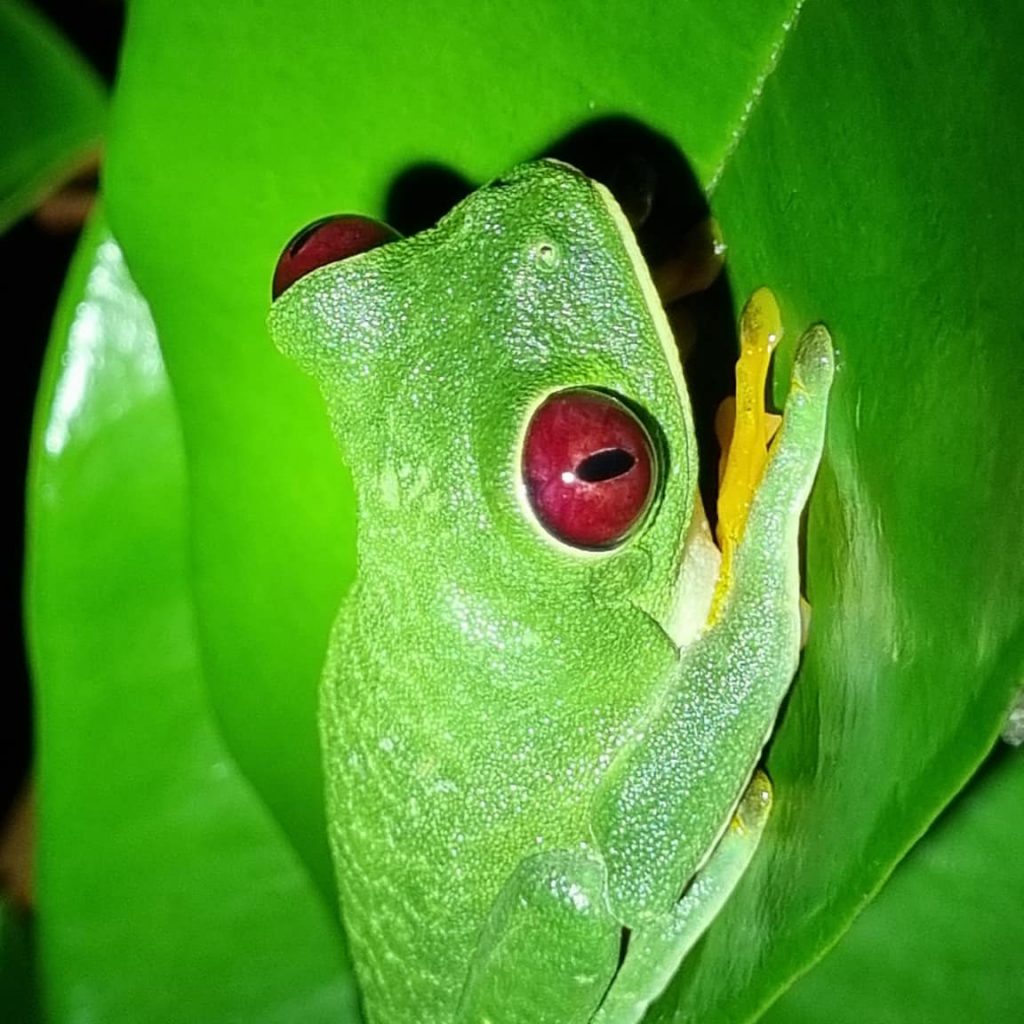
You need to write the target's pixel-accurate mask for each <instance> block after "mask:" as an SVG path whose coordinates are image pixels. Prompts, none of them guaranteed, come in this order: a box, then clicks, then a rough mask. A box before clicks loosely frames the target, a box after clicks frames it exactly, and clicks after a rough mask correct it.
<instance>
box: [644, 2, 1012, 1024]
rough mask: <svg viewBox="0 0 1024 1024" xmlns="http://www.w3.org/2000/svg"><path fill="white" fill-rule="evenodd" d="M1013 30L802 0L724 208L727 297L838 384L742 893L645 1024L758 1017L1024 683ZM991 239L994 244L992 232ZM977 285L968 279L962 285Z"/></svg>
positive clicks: (745, 135) (737, 156) (970, 765)
mask: <svg viewBox="0 0 1024 1024" xmlns="http://www.w3.org/2000/svg"><path fill="white" fill-rule="evenodd" d="M1019 10H1020V9H1019V8H1018V7H1013V9H1012V10H1011V7H1010V5H999V4H996V5H990V6H989V7H986V8H985V10H984V11H980V10H967V9H966V8H957V9H950V8H942V9H941V10H938V9H935V8H933V7H932V6H931V5H928V4H924V3H922V4H917V5H914V4H903V5H901V7H900V8H899V12H898V14H897V13H894V14H893V16H892V17H891V18H878V17H877V16H876V13H873V12H872V11H871V10H870V9H869V8H867V7H866V6H862V7H845V8H840V7H839V5H835V4H824V3H817V4H816V3H809V4H808V5H807V7H806V9H805V10H804V11H803V13H802V15H801V17H800V20H799V22H798V24H797V26H796V28H795V29H794V31H793V32H792V33H791V35H790V39H789V41H788V43H787V46H786V49H785V52H784V53H783V55H782V58H781V60H780V62H779V64H778V67H777V69H776V71H775V73H774V74H773V75H772V76H771V77H770V78H769V79H768V81H767V82H766V83H765V85H764V88H763V90H762V92H761V94H760V98H759V100H758V104H757V106H756V108H755V109H754V110H753V111H752V113H751V116H750V118H749V120H748V122H747V123H746V125H745V126H744V131H743V132H742V134H741V136H740V138H739V139H738V141H737V145H736V148H735V150H734V152H733V153H732V155H731V158H730V160H729V161H728V162H727V165H726V167H725V169H724V172H723V174H722V175H721V180H720V183H719V185H718V187H717V188H716V189H715V192H714V195H713V200H712V205H713V208H714V210H715V213H716V215H717V216H718V218H719V221H720V223H721V225H722V229H723V231H724V233H725V236H726V238H727V239H729V240H730V243H731V248H730V253H731V256H730V278H731V282H732V284H733V287H734V288H735V289H736V291H737V294H740V295H743V294H746V293H747V292H748V291H749V290H750V289H752V288H753V287H754V286H756V285H758V284H762V283H770V284H771V285H772V287H773V288H774V289H775V290H776V292H777V294H778V296H779V299H780V302H781V306H782V310H783V315H784V320H785V322H786V323H787V324H788V325H789V327H790V328H791V331H792V333H793V334H795V331H796V330H798V329H800V328H801V327H802V326H803V325H805V324H807V323H809V322H811V321H813V320H816V319H822V320H824V321H826V322H827V324H828V325H829V327H830V328H831V330H832V333H833V335H834V339H835V343H836V346H837V349H838V354H839V361H838V365H839V369H838V373H837V379H836V386H835V389H834V397H833V403H832V407H831V410H830V417H829V428H828V438H827V442H826V454H825V462H824V466H823V469H822V472H821V473H820V475H819V478H818V483H817V488H816V492H815V495H814V498H813V501H812V504H811V510H810V518H809V528H808V538H809V539H808V551H807V577H808V580H807V588H808V597H809V599H810V602H811V605H812V607H813V624H812V632H811V641H810V646H809V647H808V649H807V651H806V654H805V661H804V666H803V671H802V673H801V675H800V678H799V680H798V684H797V686H796V687H795V688H794V691H793V694H792V698H791V700H790V702H789V706H788V708H787V709H786V712H785V716H784V719H783V722H782V728H781V729H779V730H778V733H777V735H776V737H775V741H774V743H773V744H772V748H771V754H770V757H769V760H768V770H769V773H770V774H771V776H772V778H773V780H774V782H775V785H776V789H777V791H778V794H779V799H778V805H777V808H776V813H775V815H774V816H773V820H772V823H771V826H770V830H769V834H768V835H767V836H766V840H765V843H764V844H763V846H762V849H761V850H759V852H758V857H757V858H756V860H755V863H754V865H753V866H752V869H751V871H750V873H749V874H748V875H747V877H746V878H744V881H743V884H742V886H741V887H740V889H739V890H738V891H737V893H736V895H735V896H734V897H733V899H732V901H731V902H730V904H729V905H728V906H727V908H726V911H725V913H724V914H723V915H722V918H721V919H720V920H719V922H717V923H716V927H715V928H714V930H713V931H712V933H711V934H710V935H709V936H708V939H707V942H706V943H705V944H704V946H703V948H702V950H701V954H700V956H699V957H698V958H697V959H695V961H694V962H692V963H691V964H688V965H687V970H686V971H684V972H682V973H681V975H680V976H679V977H678V978H677V984H676V986H675V988H674V990H673V991H672V992H670V993H669V995H668V996H667V997H666V999H665V1000H664V1001H663V1002H662V1004H661V1009H662V1014H661V1016H658V1015H655V1017H654V1019H655V1020H699V1021H701V1024H714V1022H724V1021H735V1020H747V1019H753V1018H754V1017H755V1016H756V1014H757V1013H758V1011H759V1010H760V1009H762V1008H763V1006H764V1005H765V1004H766V1003H767V1002H769V1001H770V1000H771V999H772V998H773V997H774V996H775V995H776V994H777V993H778V991H780V990H781V989H782V988H783V987H785V985H786V984H787V983H788V982H789V980H790V979H791V978H792V977H793V976H794V975H795V974H796V973H798V972H799V971H801V970H803V969H804V968H805V967H806V966H807V965H808V964H810V963H811V962H813V961H814V960H815V959H816V958H817V957H819V956H820V955H821V954H822V953H823V952H824V950H826V949H827V948H828V947H829V946H830V945H831V944H832V942H834V941H835V939H836V938H837V937H838V935H839V934H840V933H841V931H842V929H843V928H844V927H845V925H846V924H847V923H848V922H849V921H850V920H851V918H852V917H853V915H854V914H855V913H856V912H857V910H859V909H860V907H862V906H863V905H864V903H865V902H866V901H867V900H868V899H869V898H870V896H871V894H872V893H873V892H874V891H876V890H877V889H878V887H879V886H880V885H881V884H882V882H883V881H884V880H885V878H886V876H887V875H888V874H889V872H890V871H891V870H892V868H893V866H894V865H895V864H896V862H897V861H898V860H899V859H900V858H901V857H902V856H903V854H904V853H905V852H906V850H907V848H908V847H909V846H910V845H911V844H912V843H913V842H914V841H915V840H916V839H917V837H918V836H920V835H921V833H922V832H924V830H925V829H927V827H928V826H929V824H930V823H931V821H932V820H933V819H934V818H935V816H936V815H937V814H938V812H939V811H940V810H941V809H942V807H943V806H944V805H945V803H946V802H947V801H948V800H949V799H950V798H951V797H952V796H953V795H954V794H955V793H956V792H957V791H958V790H959V789H960V787H961V786H962V785H963V783H964V782H965V780H966V779H967V778H969V777H970V775H971V774H972V772H973V771H974V770H975V768H976V767H977V765H978V764H979V763H980V762H981V760H982V758H983V757H984V756H985V754H986V753H987V752H988V750H989V749H990V747H991V745H992V743H993V741H994V739H995V737H996V736H997V734H998V732H999V730H1000V727H1001V725H1002V722H1003V720H1004V718H1005V715H1006V712H1007V709H1008V708H1009V706H1010V701H1011V696H1012V694H1013V691H1014V690H1015V689H1016V687H1017V686H1019V684H1020V679H1021V677H1022V675H1024V607H1022V605H1021V601H1020V595H1021V594H1022V593H1024V535H1022V533H1021V531H1020V528H1019V509H1020V508H1021V505H1022V500H1024V462H1022V461H1021V459H1020V457H1019V446H1018V415H1017V413H1016V411H1015V410H1016V408H1017V406H1018V403H1019V401H1020V395H1021V393H1022V387H1024V362H1022V360H1021V353H1020V344H1019V340H1020V313H1021V304H1020V299H1019V297H1018V296H1017V294H1016V293H1015V290H1014V289H1012V288H1008V287H1007V285H1006V279H1005V273H1006V268H1007V267H1012V266H1018V265H1020V264H1021V263H1022V262H1024V236H1022V235H1021V233H1020V232H1019V231H1018V230H1017V228H1016V226H1015V225H1013V224H1012V222H1011V221H1010V220H1009V219H1007V220H1002V219H999V218H997V217H996V216H995V215H994V214H993V210H994V209H1002V210H1012V209H1015V208H1017V207H1018V206H1019V204H1020V202H1021V199H1022V197H1024V172H1022V169H1021V164H1020V162H1019V161H1018V160H1017V159H1016V156H1015V153H1016V150H1017V148H1018V147H1019V145H1020V144H1021V143H1022V142H1024V122H1021V121H1020V120H1019V119H1018V120H1015V121H1013V123H1012V124H1010V123H1005V122H997V121H995V120H994V119H992V118H991V117H989V116H987V114H986V115H983V116H979V111H980V110H985V111H988V110H990V109H991V108H992V106H993V104H995V103H996V102H997V97H1000V96H1003V97H1005V96H1011V95H1014V94H1015V93H1016V95H1018V96H1019V95H1020V94H1021V92H1020V87H1019V85H1018V82H1019V75H1018V69H1017V58H1016V55H1015V53H1014V52H1013V49H1012V47H1011V46H1010V45H1009V44H1008V40H1009V39H1010V38H1013V37H1014V36H1015V35H1016V32H1017V29H1018V28H1019V27H1021V15H1020V13H1019ZM980 225H984V229H981V228H980ZM967 268H970V272H969V279H966V280H965V278H964V272H965V270H966V269H967Z"/></svg>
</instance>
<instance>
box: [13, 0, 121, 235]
mask: <svg viewBox="0 0 1024 1024" xmlns="http://www.w3.org/2000/svg"><path fill="white" fill-rule="evenodd" d="M105 124H106V97H105V96H104V92H103V87H102V86H101V85H100V82H99V79H98V78H97V77H96V75H95V73H94V72H93V71H92V69H91V68H89V67H88V66H87V65H86V63H85V62H84V61H83V60H82V59H81V58H80V57H79V56H78V55H77V54H76V53H75V52H74V51H73V50H72V49H71V47H70V46H69V45H68V44H67V43H66V42H65V41H64V40H63V39H62V38H61V37H60V36H59V35H58V34H57V33H56V32H55V31H54V30H53V28H51V27H50V25H49V24H47V22H46V21H44V20H43V19H42V18H41V17H40V16H39V15H38V14H36V13H35V12H34V11H33V10H31V9H30V8H28V7H25V6H23V5H22V4H21V3H17V2H15V0H6V2H5V3H4V4H3V5H0V231H2V230H4V229H5V228H6V227H7V226H8V225H9V224H10V223H11V222H12V221H15V220H17V218H18V217H20V216H21V215H22V214H23V213H24V212H25V211H26V210H28V209H31V207H32V206H33V205H34V204H35V203H36V202H37V201H38V200H39V199H41V198H42V197H43V195H45V193H46V191H47V190H48V189H49V188H51V187H53V186H54V185H56V184H57V183H58V182H59V181H60V179H61V177H62V176H63V175H65V174H67V173H68V172H69V171H71V170H72V169H73V168H74V167H75V165H76V164H77V163H78V162H80V161H81V160H82V159H83V157H84V156H85V155H86V154H88V153H90V152H91V151H92V150H94V149H96V148H97V147H98V145H99V140H100V136H101V134H102V132H103V129H104V127H105Z"/></svg>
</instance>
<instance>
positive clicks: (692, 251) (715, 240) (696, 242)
mask: <svg viewBox="0 0 1024 1024" xmlns="http://www.w3.org/2000/svg"><path fill="white" fill-rule="evenodd" d="M724 262H725V243H724V242H723V241H722V235H721V232H720V231H719V230H718V224H717V222H716V221H715V220H714V218H712V217H708V218H707V219H706V220H703V221H701V222H700V223H699V224H697V225H695V226H694V227H692V228H691V229H690V230H689V231H688V232H687V233H686V234H685V235H684V236H683V240H682V244H681V245H680V247H679V251H678V252H677V253H676V254H675V255H674V256H672V257H670V258H669V259H666V260H663V261H661V262H659V263H658V264H656V265H655V266H653V267H651V278H652V279H653V281H654V287H655V288H656V289H657V290H658V295H659V296H660V297H661V302H662V305H664V306H670V305H672V303H674V302H678V301H679V299H683V298H685V297H686V296H687V295H694V294H696V293H697V292H702V291H705V290H706V289H707V288H709V287H710V286H711V285H712V284H713V283H714V281H715V278H717V277H718V275H719V274H720V273H721V270H722V264H723V263H724Z"/></svg>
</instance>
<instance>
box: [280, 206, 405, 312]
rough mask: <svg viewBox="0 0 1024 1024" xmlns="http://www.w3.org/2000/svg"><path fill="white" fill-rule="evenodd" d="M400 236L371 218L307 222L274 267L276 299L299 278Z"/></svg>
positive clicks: (342, 216)
mask: <svg viewBox="0 0 1024 1024" xmlns="http://www.w3.org/2000/svg"><path fill="white" fill-rule="evenodd" d="M398 238H401V235H399V234H398V232H397V231H395V230H394V229H393V228H390V227H388V225H387V224H384V223H382V222H381V221H379V220H374V219H373V218H372V217H360V216H358V215H357V214H339V215H335V216H332V217H323V218H321V219H320V220H317V221H314V222H313V223H312V224H308V225H306V227H304V228H303V229H302V230H301V231H300V232H299V233H298V234H297V235H295V237H294V238H293V239H292V240H291V241H290V242H289V243H288V244H287V245H286V246H285V247H284V251H283V252H282V253H281V256H280V258H279V259H278V261H277V266H276V267H275V268H274V283H273V286H272V288H271V294H272V296H273V298H275V299H276V298H278V297H279V296H280V295H282V294H283V293H284V292H286V291H287V290H288V289H289V288H290V287H291V286H292V285H293V284H295V282H296V281H298V280H299V278H302V277H305V276H306V275H307V274H311V273H312V272H313V271H314V270H317V269H318V268H319V267H324V266H326V265H327V264H328V263H337V262H338V261H339V260H344V259H347V258H348V257H349V256H356V255H358V254H359V253H361V252H368V251H369V250H370V249H376V248H377V247H378V246H380V245H384V244H386V243H387V242H393V241H395V240H396V239H398Z"/></svg>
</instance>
